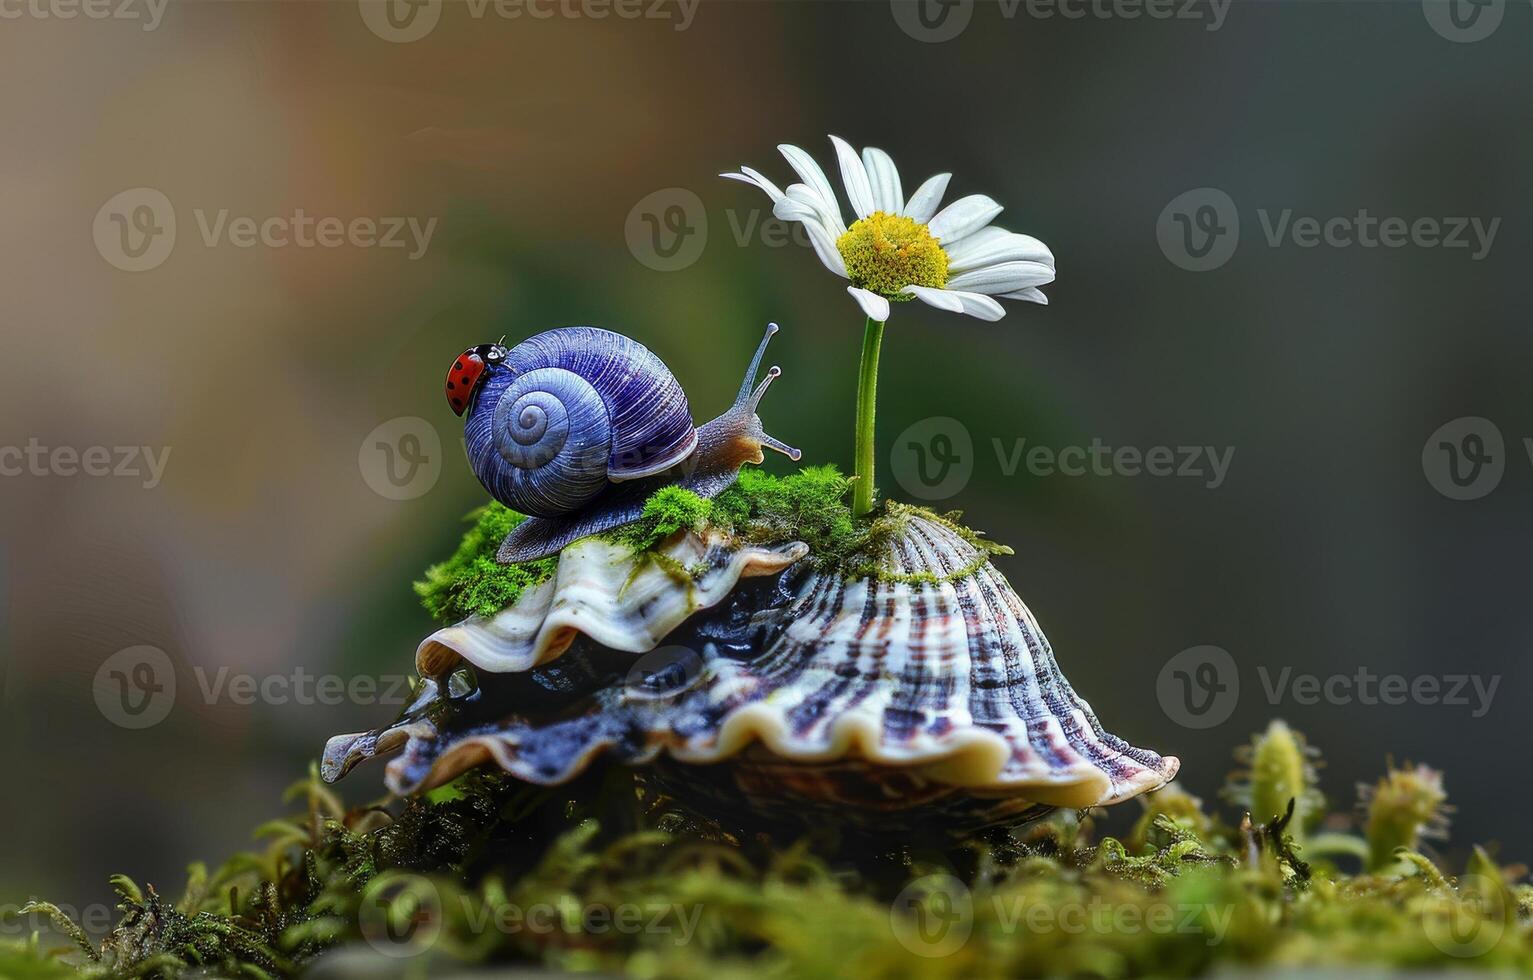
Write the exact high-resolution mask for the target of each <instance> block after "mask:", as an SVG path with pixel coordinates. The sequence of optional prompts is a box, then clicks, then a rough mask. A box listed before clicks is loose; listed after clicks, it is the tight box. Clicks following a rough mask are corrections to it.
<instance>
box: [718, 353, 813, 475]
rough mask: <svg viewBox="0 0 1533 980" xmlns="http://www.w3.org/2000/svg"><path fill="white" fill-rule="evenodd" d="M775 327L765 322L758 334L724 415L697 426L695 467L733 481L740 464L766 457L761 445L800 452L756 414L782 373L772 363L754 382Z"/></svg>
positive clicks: (789, 453)
mask: <svg viewBox="0 0 1533 980" xmlns="http://www.w3.org/2000/svg"><path fill="white" fill-rule="evenodd" d="M777 330H778V327H777V324H775V323H769V324H767V329H766V335H765V336H764V337H762V338H761V344H760V346H758V347H757V348H756V356H755V357H752V358H751V363H750V367H748V368H746V370H745V381H744V382H742V383H741V385H740V394H739V395H738V396H737V397H736V398H735V402H734V404H733V405H731V406H730V407H729V409H728V410H727V411H725V412H724V414H723V415H720V416H719V417H718V418H716V419H714V420H713V421H712V422H709V423H707V424H706V425H704V426H703V427H702V428H700V429H698V430H697V442H698V446H697V463H696V467H697V469H698V470H701V471H706V472H710V473H728V474H729V476H730V479H731V482H732V481H733V477H734V474H736V473H738V472H739V470H740V467H741V466H744V465H745V464H746V463H757V464H759V463H760V462H761V461H762V460H764V459H765V458H766V454H765V453H764V452H763V451H762V450H763V449H771V450H773V451H775V452H779V453H782V454H783V455H784V456H786V457H788V458H789V459H791V460H794V461H795V462H796V461H797V460H798V459H799V458H800V457H802V456H803V453H801V452H799V451H798V450H797V449H794V448H793V447H792V446H790V445H788V444H787V443H785V442H783V441H782V440H780V439H775V438H773V437H772V436H770V435H768V434H767V431H766V429H765V428H763V427H762V425H761V417H760V416H758V415H757V414H756V410H757V409H758V408H759V407H760V406H761V399H762V398H764V397H766V393H767V389H768V388H770V387H771V386H772V382H773V381H775V380H776V379H777V378H778V377H779V376H780V375H781V374H782V369H781V368H779V367H778V366H777V365H775V364H774V365H772V366H771V367H770V368H767V373H766V377H765V378H762V379H761V382H760V383H759V384H758V383H757V382H756V375H757V374H758V373H759V372H760V370H761V360H762V358H763V357H765V356H766V349H767V344H769V343H771V342H772V336H773V335H774V334H776V333H777Z"/></svg>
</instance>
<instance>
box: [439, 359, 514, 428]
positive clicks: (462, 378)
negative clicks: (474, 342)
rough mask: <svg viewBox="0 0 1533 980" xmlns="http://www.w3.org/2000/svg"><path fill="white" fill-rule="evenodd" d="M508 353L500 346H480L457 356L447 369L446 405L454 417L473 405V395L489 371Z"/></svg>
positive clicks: (501, 361)
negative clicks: (449, 407)
mask: <svg viewBox="0 0 1533 980" xmlns="http://www.w3.org/2000/svg"><path fill="white" fill-rule="evenodd" d="M507 353H508V351H507V350H506V348H505V347H503V346H502V345H500V344H480V345H479V346H478V347H470V348H469V349H468V350H466V351H464V352H463V353H461V354H459V355H458V357H457V359H456V360H454V361H453V362H452V367H450V368H448V369H447V404H449V405H451V406H452V411H453V414H454V415H462V414H463V413H464V412H466V411H468V409H469V406H470V405H472V404H473V403H474V393H475V392H477V391H478V390H479V386H480V385H481V384H483V383H484V379H485V378H486V377H488V376H489V373H490V369H491V368H493V367H495V366H496V365H499V364H502V363H504V362H505V360H506V355H507Z"/></svg>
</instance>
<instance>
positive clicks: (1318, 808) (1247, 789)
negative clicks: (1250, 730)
mask: <svg viewBox="0 0 1533 980" xmlns="http://www.w3.org/2000/svg"><path fill="white" fill-rule="evenodd" d="M1318 756H1319V753H1318V752H1315V751H1314V750H1313V749H1311V748H1310V747H1309V745H1308V744H1306V743H1305V741H1304V736H1303V735H1301V734H1299V733H1298V732H1296V731H1294V730H1293V729H1292V728H1289V727H1288V725H1287V724H1285V723H1284V722H1282V721H1281V720H1278V719H1274V720H1273V721H1272V722H1271V724H1269V725H1268V726H1267V730H1266V731H1264V732H1262V733H1260V734H1259V735H1256V736H1254V737H1253V738H1252V739H1251V742H1250V744H1248V745H1243V746H1241V747H1240V748H1239V749H1237V750H1236V751H1235V758H1236V759H1238V760H1239V761H1240V762H1242V763H1243V764H1244V766H1245V768H1244V769H1242V770H1237V771H1236V772H1235V773H1234V774H1233V775H1232V776H1231V779H1230V780H1229V781H1228V783H1227V784H1226V786H1225V788H1224V796H1225V798H1226V799H1228V800H1229V801H1230V802H1232V803H1235V804H1236V805H1238V806H1242V807H1244V808H1245V809H1246V810H1247V811H1249V812H1250V814H1251V817H1252V819H1255V820H1259V821H1263V822H1270V821H1272V820H1274V819H1276V818H1277V817H1278V816H1279V815H1281V814H1283V813H1285V812H1286V811H1287V810H1288V807H1289V803H1290V801H1292V804H1293V808H1294V816H1293V821H1292V823H1291V824H1290V833H1291V834H1292V835H1293V837H1294V839H1295V840H1298V841H1301V842H1302V840H1303V839H1304V835H1305V833H1306V831H1308V830H1309V829H1310V828H1312V827H1313V826H1314V824H1315V821H1316V819H1317V818H1318V817H1319V815H1320V814H1321V812H1322V810H1323V808H1324V806H1325V798H1324V797H1323V796H1321V794H1320V791H1319V790H1318V789H1317V788H1316V783H1317V776H1316V771H1315V761H1316V759H1317V758H1318Z"/></svg>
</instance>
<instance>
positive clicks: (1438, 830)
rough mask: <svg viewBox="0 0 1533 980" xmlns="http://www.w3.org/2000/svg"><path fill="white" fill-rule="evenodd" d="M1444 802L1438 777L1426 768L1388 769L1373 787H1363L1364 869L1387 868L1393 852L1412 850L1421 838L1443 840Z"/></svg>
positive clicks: (1446, 825) (1439, 774) (1441, 779)
mask: <svg viewBox="0 0 1533 980" xmlns="http://www.w3.org/2000/svg"><path fill="white" fill-rule="evenodd" d="M1447 800H1448V794H1447V791H1446V790H1444V789H1443V777H1442V773H1440V772H1437V771H1436V770H1435V769H1429V768H1427V767H1426V766H1410V765H1407V766H1406V768H1404V769H1395V768H1393V767H1390V769H1389V771H1388V772H1387V773H1385V775H1384V778H1383V779H1380V780H1379V781H1378V783H1377V784H1376V785H1374V786H1371V787H1365V788H1364V789H1363V793H1362V801H1361V802H1362V804H1363V806H1364V807H1366V808H1367V812H1368V823H1367V836H1368V867H1369V868H1370V869H1372V870H1375V871H1378V870H1383V869H1385V868H1388V867H1389V866H1390V865H1392V864H1394V863H1395V861H1396V860H1397V857H1396V852H1398V851H1402V850H1405V851H1412V850H1415V849H1416V848H1417V847H1419V846H1420V845H1421V839H1422V838H1423V837H1436V838H1444V837H1447V836H1448V807H1447V806H1446V803H1447Z"/></svg>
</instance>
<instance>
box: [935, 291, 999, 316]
mask: <svg viewBox="0 0 1533 980" xmlns="http://www.w3.org/2000/svg"><path fill="white" fill-rule="evenodd" d="M947 292H948V295H950V296H957V297H958V301H959V302H960V303H962V304H963V311H964V312H965V313H967V314H968V315H969V316H972V317H977V318H979V319H981V320H988V321H990V322H992V323H993V322H995V321H996V320H999V319H1000V318H1001V317H1003V316H1005V315H1006V308H1005V307H1004V306H1002V305H1001V304H1000V303H997V302H996V301H995V300H993V299H991V298H990V297H989V296H982V295H980V294H979V293H966V292H963V291H961V290H956V289H949V290H948V291H947Z"/></svg>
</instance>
